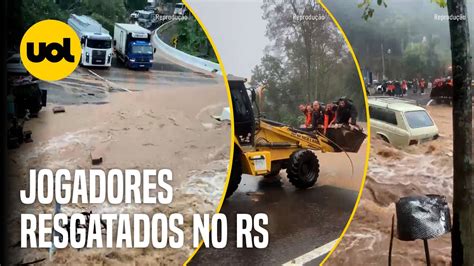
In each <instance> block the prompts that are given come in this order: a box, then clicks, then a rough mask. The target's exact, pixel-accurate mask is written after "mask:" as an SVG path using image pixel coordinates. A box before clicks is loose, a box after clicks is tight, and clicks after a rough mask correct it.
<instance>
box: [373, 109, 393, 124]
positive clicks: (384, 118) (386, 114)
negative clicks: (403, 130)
mask: <svg viewBox="0 0 474 266" xmlns="http://www.w3.org/2000/svg"><path fill="white" fill-rule="evenodd" d="M369 114H370V119H375V120H379V121H381V122H385V123H388V124H392V125H397V116H396V115H395V112H394V111H392V110H389V109H382V108H377V107H372V106H369Z"/></svg>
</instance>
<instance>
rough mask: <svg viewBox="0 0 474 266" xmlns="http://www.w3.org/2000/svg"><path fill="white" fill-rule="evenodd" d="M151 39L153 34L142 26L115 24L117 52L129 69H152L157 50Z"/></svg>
mask: <svg viewBox="0 0 474 266" xmlns="http://www.w3.org/2000/svg"><path fill="white" fill-rule="evenodd" d="M150 38H151V32H150V31H149V30H147V29H145V28H143V27H141V26H140V25H137V24H122V23H115V27H114V48H115V52H116V54H117V57H118V58H119V59H120V60H121V61H122V62H123V63H124V64H125V65H126V66H127V67H128V68H132V69H145V70H148V69H150V68H151V67H152V65H153V53H154V52H155V51H156V49H154V48H153V46H152V45H151V43H150Z"/></svg>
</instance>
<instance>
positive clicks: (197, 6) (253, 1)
mask: <svg viewBox="0 0 474 266" xmlns="http://www.w3.org/2000/svg"><path fill="white" fill-rule="evenodd" d="M262 2H263V1H262V0H188V3H189V4H190V5H191V7H192V9H193V10H194V11H195V12H196V14H197V16H198V17H199V18H200V19H201V20H202V22H203V23H204V25H205V27H206V29H207V30H208V32H209V34H210V35H211V38H212V39H213V40H214V43H215V44H216V48H217V51H218V52H219V54H220V56H221V58H222V62H223V63H224V67H225V70H226V71H227V73H228V74H233V75H236V76H241V77H246V78H250V76H251V70H252V68H253V67H254V66H255V65H258V64H259V63H260V59H261V58H262V56H263V51H264V48H265V46H266V45H268V44H269V42H270V41H269V40H268V39H267V38H266V37H265V28H266V21H264V20H263V19H262V15H263V11H262V9H261V8H260V7H261V6H262Z"/></svg>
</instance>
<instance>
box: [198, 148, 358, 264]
mask: <svg viewBox="0 0 474 266" xmlns="http://www.w3.org/2000/svg"><path fill="white" fill-rule="evenodd" d="M366 146H367V144H366V142H365V143H364V144H362V147H361V149H360V151H359V152H358V153H356V154H349V156H350V158H351V160H352V161H353V164H354V167H355V168H354V169H353V174H352V169H351V167H350V162H349V160H348V158H347V157H345V156H346V155H345V154H343V153H324V154H323V153H320V152H317V153H316V154H317V156H318V158H319V160H320V164H321V171H320V177H319V179H318V182H317V183H316V185H315V186H314V187H313V188H310V189H307V190H297V189H295V188H294V187H293V186H292V185H291V184H290V183H289V182H288V180H287V178H286V172H285V171H281V172H280V175H279V177H280V179H276V180H272V181H274V182H269V181H268V180H265V179H263V178H262V177H255V176H249V175H243V177H242V182H241V183H240V185H239V188H238V189H237V191H236V192H235V193H234V194H233V195H232V196H231V197H230V198H228V199H227V200H226V202H225V203H224V205H223V207H222V210H221V212H222V213H225V214H226V215H227V217H228V218H229V225H228V226H229V228H228V232H229V233H228V244H227V246H226V248H225V249H212V248H209V249H206V248H201V250H200V251H199V252H198V253H197V255H196V256H195V257H194V258H193V260H192V261H191V264H192V265H210V264H213V262H215V261H219V263H220V264H223V265H279V264H285V263H294V261H295V259H297V258H299V257H302V256H305V254H311V255H310V256H312V257H311V258H310V259H308V260H304V263H305V264H308V265H316V264H319V262H321V261H322V260H323V259H324V257H325V255H326V254H327V252H328V251H323V252H320V254H317V255H314V256H313V254H315V250H318V249H319V248H320V247H321V246H324V245H326V244H328V243H331V242H332V241H334V240H336V239H337V238H338V237H339V236H340V234H341V232H342V230H343V228H344V226H345V225H346V223H347V221H348V219H349V217H350V215H351V213H352V211H353V208H354V204H355V202H356V199H357V196H358V192H359V187H360V185H361V179H362V176H363V172H364V166H365V159H366ZM237 213H249V214H256V213H266V214H267V215H268V218H269V224H268V226H265V227H266V228H267V230H268V233H269V246H268V247H267V248H265V249H255V248H254V249H245V248H244V249H237V248H236V231H235V230H236V224H235V217H236V214H237ZM330 247H332V245H331V246H330ZM329 250H330V248H329ZM299 262H300V260H298V263H299Z"/></svg>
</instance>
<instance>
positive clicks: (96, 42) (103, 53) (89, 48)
mask: <svg viewBox="0 0 474 266" xmlns="http://www.w3.org/2000/svg"><path fill="white" fill-rule="evenodd" d="M67 23H68V24H69V26H71V27H72V28H73V29H74V31H76V33H77V35H78V36H79V39H80V40H81V46H82V55H81V61H80V64H81V65H83V66H98V67H110V66H111V65H112V53H113V50H112V36H110V34H109V31H108V30H106V29H105V28H104V27H102V25H101V24H100V23H99V22H97V21H96V20H95V19H93V18H91V17H88V16H81V15H76V14H72V15H71V16H70V17H69V19H68V21H67Z"/></svg>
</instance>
